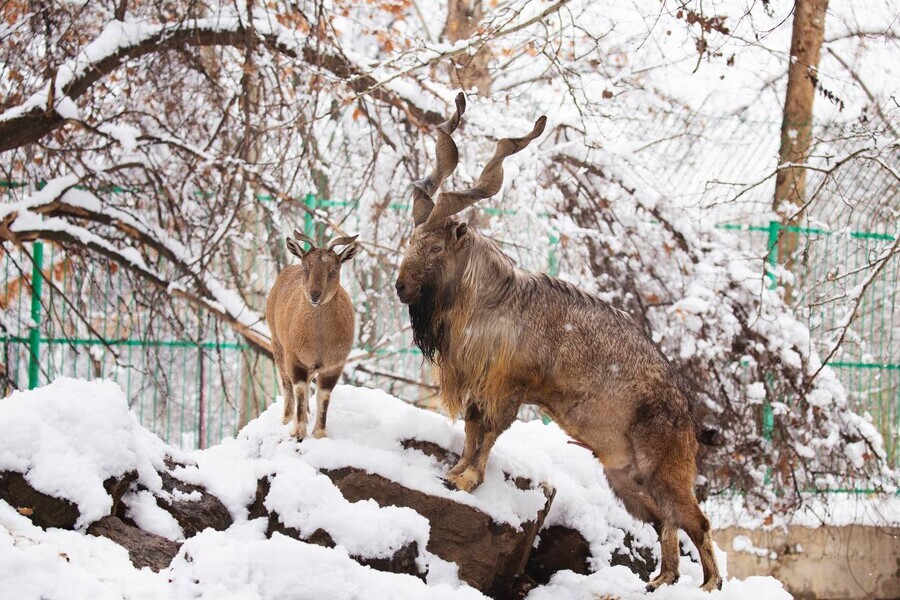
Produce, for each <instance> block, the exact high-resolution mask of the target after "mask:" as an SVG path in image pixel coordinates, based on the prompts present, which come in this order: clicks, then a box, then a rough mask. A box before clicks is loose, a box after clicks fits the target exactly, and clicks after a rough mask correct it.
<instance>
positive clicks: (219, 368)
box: [0, 194, 900, 464]
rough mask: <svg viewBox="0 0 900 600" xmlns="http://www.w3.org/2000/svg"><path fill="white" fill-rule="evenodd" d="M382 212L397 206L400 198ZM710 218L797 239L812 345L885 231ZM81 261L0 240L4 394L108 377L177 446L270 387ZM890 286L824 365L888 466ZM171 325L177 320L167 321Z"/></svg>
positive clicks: (753, 236)
mask: <svg viewBox="0 0 900 600" xmlns="http://www.w3.org/2000/svg"><path fill="white" fill-rule="evenodd" d="M261 199H262V200H265V198H261ZM305 202H306V204H307V206H308V207H310V208H312V209H314V210H332V209H336V208H342V209H347V210H353V209H354V208H355V206H356V203H355V202H353V201H334V200H327V199H320V198H317V197H316V196H315V195H312V194H310V195H308V196H307V197H306V198H305ZM390 208H392V209H395V210H408V206H406V205H400V204H398V205H396V206H394V205H392V206H391V207H390ZM495 212H497V211H495ZM720 227H721V228H723V229H730V230H739V231H742V232H746V234H747V236H748V243H749V244H750V246H751V247H755V248H758V249H765V250H766V251H767V252H768V256H769V262H770V263H771V264H773V265H774V263H775V260H776V252H775V251H774V245H775V244H776V242H777V240H778V237H779V235H780V234H781V233H782V231H783V230H784V229H787V230H788V231H789V232H791V233H797V234H799V235H800V237H801V244H800V247H801V256H800V257H799V259H798V265H797V268H796V272H797V276H798V284H797V290H798V292H799V295H798V298H797V301H796V305H797V306H798V307H799V310H800V311H801V313H802V315H803V316H804V317H805V318H806V320H807V323H808V324H809V327H810V330H811V332H812V339H811V342H810V343H811V345H812V349H814V350H817V351H819V352H820V354H821V353H823V351H824V350H825V349H826V347H827V344H828V343H829V342H830V340H831V339H832V337H833V333H834V332H833V328H834V326H835V323H836V321H837V320H838V319H839V318H840V314H839V313H840V309H841V306H842V305H841V304H840V302H835V301H826V300H828V299H832V300H833V299H834V298H840V297H841V295H842V294H846V293H847V291H848V290H851V289H853V288H854V287H855V286H857V285H859V283H860V281H861V280H862V279H863V278H864V277H865V276H866V274H867V270H866V269H865V265H867V264H868V261H870V260H871V257H872V256H873V255H874V253H876V252H877V251H878V250H880V249H883V248H884V247H885V245H887V244H889V243H890V242H891V241H892V240H893V239H894V236H895V235H897V232H896V231H889V230H888V225H887V224H885V225H884V228H883V229H882V230H880V231H841V232H834V231H829V230H827V229H824V228H795V227H794V228H784V227H782V226H781V225H780V224H778V223H762V224H756V225H749V226H748V225H743V224H727V225H720ZM304 229H305V232H306V233H307V234H308V235H311V236H315V235H316V233H317V231H316V220H315V219H314V218H313V217H312V215H308V216H307V218H306V219H305V222H304ZM763 236H764V238H763ZM549 242H550V243H549V245H548V249H549V252H548V254H547V255H545V256H544V258H543V261H544V263H543V264H544V265H545V266H546V270H548V271H549V272H551V273H553V274H555V273H556V272H557V271H558V257H557V251H556V247H557V246H556V245H557V244H558V242H559V239H558V237H557V236H555V235H553V234H550V239H549ZM91 261H92V262H90V264H88V263H87V260H86V259H85V260H84V262H82V259H81V257H78V256H70V255H67V254H66V253H65V252H64V251H63V250H62V249H61V248H60V247H59V246H56V245H53V244H49V243H42V242H35V243H33V244H28V245H25V247H22V248H13V247H5V248H4V253H3V257H2V272H0V279H2V283H3V289H5V293H4V295H3V297H2V298H0V308H2V310H3V315H4V321H3V324H2V325H3V332H2V335H0V341H2V342H3V357H2V362H3V368H2V371H3V382H2V383H3V385H4V387H5V389H4V390H2V391H3V392H4V393H8V392H9V390H10V389H14V388H19V389H22V388H34V387H36V386H38V385H42V384H45V383H47V382H49V381H52V380H53V379H55V378H56V377H59V376H63V375H65V376H73V377H101V376H102V377H110V378H112V379H115V380H116V381H118V382H119V384H120V385H122V387H123V388H124V389H125V392H126V394H127V397H128V398H129V402H130V404H131V406H132V408H133V409H134V411H135V412H136V413H137V415H138V417H139V418H140V420H141V422H142V423H143V424H144V425H145V426H147V427H148V428H149V429H151V430H153V431H154V432H155V433H157V434H158V435H160V437H162V438H163V439H165V440H167V441H168V442H169V443H172V444H174V445H177V446H182V447H204V446H207V445H210V444H214V443H217V442H218V441H219V440H221V439H222V438H223V437H225V436H229V435H234V434H235V433H236V431H237V428H238V426H239V425H240V421H241V418H242V413H241V410H242V409H241V405H242V403H245V402H246V401H247V396H248V392H247V386H248V377H249V378H253V377H256V378H257V379H259V380H265V381H257V382H256V383H255V384H253V385H257V387H259V389H260V390H261V392H260V395H259V396H258V397H256V398H255V400H254V402H257V403H258V406H256V407H255V408H256V410H261V409H263V408H264V405H265V404H266V403H267V402H268V401H270V400H271V399H272V398H274V395H275V394H277V393H279V390H278V386H276V385H275V382H276V381H277V377H276V374H275V369H274V365H272V363H271V361H267V360H263V361H261V363H260V365H259V366H258V367H256V368H255V369H248V366H247V365H248V362H249V361H251V360H259V358H258V357H256V356H255V355H254V354H253V353H252V351H251V350H250V349H249V348H248V347H247V345H246V344H243V343H242V342H241V340H240V339H238V338H236V337H235V336H234V334H233V333H232V332H231V331H230V330H228V329H222V328H218V327H217V324H216V322H215V321H214V320H213V319H212V318H211V317H210V316H209V315H206V314H204V313H203V312H202V311H200V312H198V311H196V310H194V311H193V312H191V310H192V309H189V308H187V307H177V306H175V307H172V306H171V303H168V304H169V305H170V308H169V310H172V311H174V314H170V315H166V317H167V318H162V316H161V315H160V314H159V313H158V308H157V307H154V306H144V305H139V304H137V303H136V302H135V300H134V298H133V297H131V298H130V296H129V293H128V291H129V289H131V287H132V286H135V285H140V282H135V281H132V280H131V279H130V275H129V274H128V273H127V272H125V271H124V270H120V269H117V268H116V266H115V265H114V264H112V263H108V264H107V263H103V262H100V263H98V262H96V259H91ZM269 275H271V274H269ZM898 282H900V257H893V258H892V259H891V262H890V264H888V265H887V266H886V268H885V269H884V270H883V272H882V276H881V277H880V278H879V279H878V281H877V282H876V283H875V284H874V285H873V286H872V287H871V288H870V289H869V291H868V292H867V293H866V295H865V296H864V298H863V304H862V307H861V310H860V313H859V315H858V317H857V319H856V320H855V322H854V324H853V327H852V335H850V336H848V338H847V339H846V340H845V342H844V343H843V344H842V346H841V349H840V352H839V353H838V354H837V355H836V356H835V357H834V359H833V360H832V361H831V363H830V364H831V366H832V367H834V368H835V369H836V370H837V372H838V375H839V377H840V379H841V381H842V382H843V383H844V384H845V385H846V386H847V388H848V390H849V391H850V394H851V398H852V400H853V402H854V403H855V405H856V406H857V407H858V408H859V409H860V410H861V411H863V412H868V413H870V414H871V415H872V418H873V421H874V422H875V424H876V425H877V426H878V428H879V429H880V431H881V432H882V434H883V435H884V437H885V441H886V446H887V449H888V452H889V455H890V458H891V462H892V464H897V461H898V458H900V317H898V312H897V310H896V309H897V306H896V301H897V289H898ZM354 286H355V289H354ZM349 287H350V288H351V289H350V292H351V295H354V294H361V295H364V292H363V289H361V285H360V284H358V283H353V282H351V284H350V286H349ZM360 297H362V296H360ZM129 298H130V299H129ZM365 319H366V317H365V316H363V317H361V319H360V320H361V321H365ZM173 322H175V323H181V324H183V325H184V329H183V330H181V331H177V330H175V329H173V327H172V323H173ZM394 325H396V324H385V327H391V326H394ZM406 343H408V341H407V342H406ZM362 350H363V351H366V350H371V348H363V349H362ZM372 352H373V353H374V354H376V355H377V356H376V360H383V361H384V363H385V364H388V365H392V364H394V363H396V362H397V361H398V360H408V361H411V362H417V363H419V364H420V363H421V358H420V357H419V356H418V351H417V349H415V348H413V347H406V346H403V345H402V344H401V345H400V347H396V348H394V349H392V350H386V351H380V350H372ZM413 368H415V367H413ZM260 373H262V374H263V375H262V376H261V375H260ZM358 382H359V381H358ZM361 382H362V383H366V382H365V381H361Z"/></svg>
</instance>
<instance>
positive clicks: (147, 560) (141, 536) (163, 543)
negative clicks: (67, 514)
mask: <svg viewBox="0 0 900 600" xmlns="http://www.w3.org/2000/svg"><path fill="white" fill-rule="evenodd" d="M87 532H88V533H89V534H90V535H96V536H101V537H105V538H109V539H111V540H112V541H114V542H115V543H117V544H119V545H120V546H122V547H124V548H125V549H126V550H128V556H129V557H130V558H131V562H132V564H133V565H134V566H135V567H137V568H139V569H140V568H143V567H150V568H151V569H153V570H154V571H157V572H158V571H161V570H163V569H165V568H166V567H168V566H169V564H170V563H171V562H172V559H173V558H175V555H176V554H178V549H179V548H180V546H181V545H180V544H178V543H177V542H173V541H171V540H167V539H166V538H164V537H162V536H159V535H156V534H154V533H149V532H147V531H143V530H142V529H138V528H137V527H135V526H134V525H130V524H128V523H126V522H125V521H123V520H122V519H120V518H118V517H113V516H108V517H103V518H102V519H100V520H99V521H96V522H94V523H92V524H91V526H90V527H88V530H87Z"/></svg>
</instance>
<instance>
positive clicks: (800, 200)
mask: <svg viewBox="0 0 900 600" xmlns="http://www.w3.org/2000/svg"><path fill="white" fill-rule="evenodd" d="M827 8H828V0H797V1H796V2H795V3H794V24H793V31H792V35H791V57H790V64H789V65H788V84H787V94H786V95H785V100H784V113H783V117H782V121H781V147H780V149H779V151H778V162H779V164H780V165H783V164H786V163H804V162H806V160H807V158H808V157H809V147H810V141H811V138H812V124H813V100H814V98H815V92H816V83H817V81H818V71H817V70H818V66H819V55H820V53H821V49H822V40H823V38H824V37H825V11H826V10H827ZM805 203H806V169H804V168H802V167H791V168H786V169H779V171H778V173H777V174H776V176H775V201H774V204H773V208H774V210H775V211H776V212H777V213H779V214H780V215H782V217H781V222H782V225H785V226H788V227H800V225H801V223H802V222H803V218H804V216H805V210H804V209H803V206H804V204H805ZM798 241H799V233H798V232H797V231H790V230H783V231H782V232H781V236H780V237H779V243H778V263H779V264H781V265H783V266H784V267H785V268H786V269H788V270H793V268H794V257H795V254H796V252H797V246H798ZM791 295H792V286H791V285H785V300H786V301H787V302H790V301H791Z"/></svg>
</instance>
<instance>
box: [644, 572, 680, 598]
mask: <svg viewBox="0 0 900 600" xmlns="http://www.w3.org/2000/svg"><path fill="white" fill-rule="evenodd" d="M676 581H678V575H677V574H676V575H671V574H665V575H664V574H662V573H660V574H659V575H658V576H657V577H656V579H654V580H653V581H651V582H650V583H648V584H647V591H648V592H651V593H652V592H655V591H656V590H658V589H659V588H661V587H662V586H664V585H672V584H673V583H675V582H676Z"/></svg>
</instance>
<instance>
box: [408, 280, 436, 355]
mask: <svg viewBox="0 0 900 600" xmlns="http://www.w3.org/2000/svg"><path fill="white" fill-rule="evenodd" d="M436 300H437V298H436V294H435V290H434V288H433V287H432V286H424V287H422V291H421V292H420V294H419V299H418V300H416V301H415V302H413V303H411V304H410V305H409V322H410V325H412V332H413V343H415V345H416V346H417V347H418V348H419V350H421V351H422V354H423V355H424V356H425V358H427V359H428V361H429V362H431V363H432V364H437V362H438V359H439V356H440V351H441V348H442V347H443V345H444V324H443V320H442V319H440V318H439V313H440V310H441V308H440V307H439V306H438V304H437V302H436Z"/></svg>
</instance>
